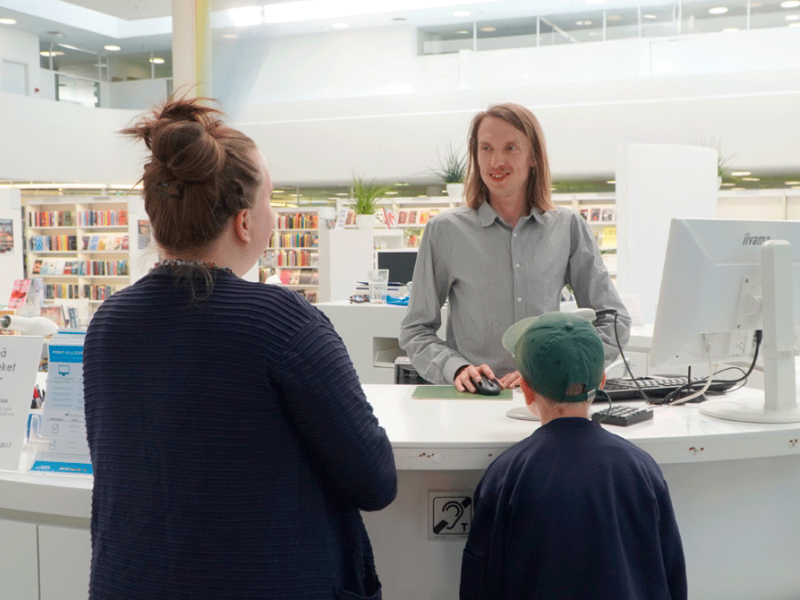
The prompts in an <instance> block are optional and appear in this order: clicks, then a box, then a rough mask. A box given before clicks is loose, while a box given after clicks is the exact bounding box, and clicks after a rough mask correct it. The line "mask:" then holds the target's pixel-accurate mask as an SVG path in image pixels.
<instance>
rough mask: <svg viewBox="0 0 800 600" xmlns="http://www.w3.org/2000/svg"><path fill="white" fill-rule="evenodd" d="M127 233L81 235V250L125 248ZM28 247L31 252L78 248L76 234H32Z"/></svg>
mask: <svg viewBox="0 0 800 600" xmlns="http://www.w3.org/2000/svg"><path fill="white" fill-rule="evenodd" d="M128 247H129V242H128V234H127V233H126V234H120V235H113V234H107V235H84V236H82V237H81V247H80V250H81V251H89V252H91V251H94V250H98V251H102V250H127V249H128ZM28 249H29V250H31V251H32V252H75V251H77V250H78V236H75V235H32V236H30V237H29V238H28Z"/></svg>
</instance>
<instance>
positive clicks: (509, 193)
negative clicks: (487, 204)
mask: <svg viewBox="0 0 800 600" xmlns="http://www.w3.org/2000/svg"><path fill="white" fill-rule="evenodd" d="M530 146H531V144H530V141H529V140H528V138H527V137H526V136H525V134H524V133H523V132H521V131H520V130H519V129H517V128H516V127H514V126H513V125H511V124H510V123H508V122H506V121H504V120H502V119H498V118H496V117H485V118H484V119H483V121H481V124H480V125H479V126H478V168H479V170H480V174H481V179H482V180H483V183H484V184H485V185H486V187H487V188H488V189H489V198H490V199H491V200H496V199H497V200H502V199H504V198H508V199H513V200H518V199H520V198H522V199H524V198H525V188H526V186H527V183H528V172H529V170H530V167H532V166H534V163H533V156H532V153H531V147H530Z"/></svg>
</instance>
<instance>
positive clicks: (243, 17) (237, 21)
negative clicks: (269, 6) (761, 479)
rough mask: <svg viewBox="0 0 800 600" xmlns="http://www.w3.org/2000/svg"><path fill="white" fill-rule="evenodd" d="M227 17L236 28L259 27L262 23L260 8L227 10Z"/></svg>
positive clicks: (262, 17) (244, 7) (248, 7)
mask: <svg viewBox="0 0 800 600" xmlns="http://www.w3.org/2000/svg"><path fill="white" fill-rule="evenodd" d="M228 16H229V17H230V18H231V21H233V24H234V25H236V27H250V26H252V25H261V23H263V22H264V16H263V11H262V9H261V7H260V6H243V7H242V8H231V9H228Z"/></svg>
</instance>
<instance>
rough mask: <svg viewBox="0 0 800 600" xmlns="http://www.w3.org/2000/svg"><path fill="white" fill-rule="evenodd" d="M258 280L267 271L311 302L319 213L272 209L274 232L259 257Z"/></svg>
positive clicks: (315, 277) (315, 278) (314, 287)
mask: <svg viewBox="0 0 800 600" xmlns="http://www.w3.org/2000/svg"><path fill="white" fill-rule="evenodd" d="M260 266H261V274H260V279H261V281H265V280H266V277H267V275H268V273H269V271H270V270H271V269H274V271H275V273H276V274H277V275H278V277H279V278H280V281H281V284H282V285H283V286H285V287H288V288H291V289H294V290H296V291H298V292H299V293H301V294H303V295H304V296H305V297H306V298H308V300H309V301H311V302H316V301H317V299H318V290H319V210H318V209H313V208H303V209H298V208H276V209H275V232H274V233H273V236H272V240H271V242H270V247H269V248H268V249H267V250H266V251H265V252H264V256H262V258H261V265H260Z"/></svg>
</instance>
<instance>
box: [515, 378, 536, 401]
mask: <svg viewBox="0 0 800 600" xmlns="http://www.w3.org/2000/svg"><path fill="white" fill-rule="evenodd" d="M520 382H521V383H520V384H519V387H520V389H521V390H522V393H523V394H524V396H525V405H526V406H530V405H531V404H533V403H534V401H535V397H536V396H535V392H534V391H533V389H531V386H529V385H528V382H527V381H525V379H524V378H520Z"/></svg>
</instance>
